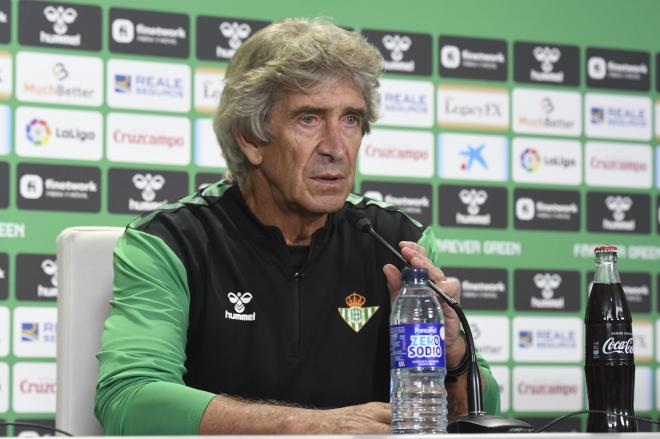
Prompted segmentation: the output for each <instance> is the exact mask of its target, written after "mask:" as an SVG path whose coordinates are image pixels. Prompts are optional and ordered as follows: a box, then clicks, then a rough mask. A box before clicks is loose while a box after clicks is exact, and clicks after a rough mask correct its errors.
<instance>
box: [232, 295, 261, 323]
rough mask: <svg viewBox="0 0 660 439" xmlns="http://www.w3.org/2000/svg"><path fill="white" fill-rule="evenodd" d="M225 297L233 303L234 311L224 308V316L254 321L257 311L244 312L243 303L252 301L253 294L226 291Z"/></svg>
mask: <svg viewBox="0 0 660 439" xmlns="http://www.w3.org/2000/svg"><path fill="white" fill-rule="evenodd" d="M227 299H228V300H229V302H230V303H232V304H233V305H234V311H236V312H235V313H232V312H229V311H228V310H225V318H226V319H229V320H241V321H254V320H256V317H257V313H256V311H253V312H252V313H251V314H245V310H246V308H245V305H247V304H248V303H250V302H252V299H253V296H252V293H250V292H247V291H246V292H240V291H237V292H236V293H234V292H233V291H230V292H229V293H227Z"/></svg>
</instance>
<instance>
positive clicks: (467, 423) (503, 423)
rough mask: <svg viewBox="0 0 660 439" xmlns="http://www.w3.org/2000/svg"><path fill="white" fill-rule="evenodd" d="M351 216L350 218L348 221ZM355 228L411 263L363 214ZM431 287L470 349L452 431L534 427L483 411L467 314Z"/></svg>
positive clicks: (529, 429)
mask: <svg viewBox="0 0 660 439" xmlns="http://www.w3.org/2000/svg"><path fill="white" fill-rule="evenodd" d="M360 216H361V215H360ZM351 220H352V218H349V222H352V221H351ZM353 225H354V227H356V228H357V229H358V230H360V231H362V232H366V233H368V234H369V235H371V236H372V237H373V238H375V239H376V240H377V241H378V242H380V243H381V244H382V245H383V246H385V247H386V248H387V249H388V250H389V251H390V252H391V253H392V254H393V255H395V256H396V258H397V259H398V260H399V261H401V262H402V263H403V264H404V265H405V266H406V267H410V264H409V263H408V261H406V259H405V258H404V257H403V256H401V253H399V252H398V251H397V250H395V249H394V248H393V247H392V246H391V245H390V244H389V243H388V242H387V241H385V239H383V237H381V236H380V235H379V234H378V233H376V231H375V230H374V228H373V227H372V225H371V221H369V219H368V218H366V217H362V216H361V218H360V219H358V220H357V221H356V222H355V223H353ZM427 284H428V286H429V287H430V288H431V289H432V290H433V291H434V292H435V293H436V294H437V295H438V296H440V298H442V300H443V301H444V302H445V303H446V304H447V305H449V306H450V307H451V309H453V310H454V312H456V315H457V316H458V319H459V320H460V322H461V325H462V326H463V332H464V333H465V348H466V349H467V350H468V355H469V361H468V368H467V375H468V376H467V380H468V381H467V400H468V401H467V402H468V414H467V415H466V416H459V417H458V418H456V419H454V420H452V421H450V422H449V424H448V425H447V431H448V432H449V433H502V432H512V433H513V432H521V433H522V432H531V431H532V430H533V427H532V426H531V425H529V424H528V423H527V422H525V421H521V420H519V419H513V418H505V417H503V416H492V415H487V414H486V413H485V412H484V410H483V394H482V392H481V374H480V373H479V367H478V365H477V351H476V349H475V347H474V338H473V337H472V330H471V329H470V324H469V323H468V320H467V317H466V316H465V313H464V312H463V309H461V307H460V305H459V304H458V302H456V301H455V300H454V299H453V298H451V297H450V296H448V295H447V294H446V293H445V292H444V291H442V289H441V288H440V287H439V286H437V285H436V284H435V283H434V282H432V281H431V280H428V281H427Z"/></svg>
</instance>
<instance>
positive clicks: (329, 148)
mask: <svg viewBox="0 0 660 439" xmlns="http://www.w3.org/2000/svg"><path fill="white" fill-rule="evenodd" d="M321 136H322V137H321V139H320V141H319V145H318V148H317V150H318V152H319V154H321V155H324V156H327V157H329V158H331V159H332V161H336V160H343V159H345V158H346V154H347V149H346V139H345V138H344V133H343V132H342V126H341V122H340V121H327V122H326V124H325V128H324V130H323V132H322V134H321Z"/></svg>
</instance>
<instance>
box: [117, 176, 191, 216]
mask: <svg viewBox="0 0 660 439" xmlns="http://www.w3.org/2000/svg"><path fill="white" fill-rule="evenodd" d="M108 186H109V187H110V193H109V195H108V210H109V211H110V212H111V213H130V214H140V213H144V212H147V211H150V210H154V209H156V208H158V207H159V206H160V205H162V204H165V203H173V202H175V201H177V200H178V199H179V198H181V197H183V196H184V195H186V194H187V193H188V174H186V173H185V172H175V171H158V170H147V169H119V168H114V169H110V170H109V171H108Z"/></svg>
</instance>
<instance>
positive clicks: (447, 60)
mask: <svg viewBox="0 0 660 439" xmlns="http://www.w3.org/2000/svg"><path fill="white" fill-rule="evenodd" d="M439 41H440V44H439V47H440V57H439V58H440V66H439V72H440V76H446V77H449V78H464V79H481V80H486V81H506V79H507V67H506V66H507V44H506V41H504V40H497V39H485V38H470V37H459V36H448V35H441V36H440V39H439Z"/></svg>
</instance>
